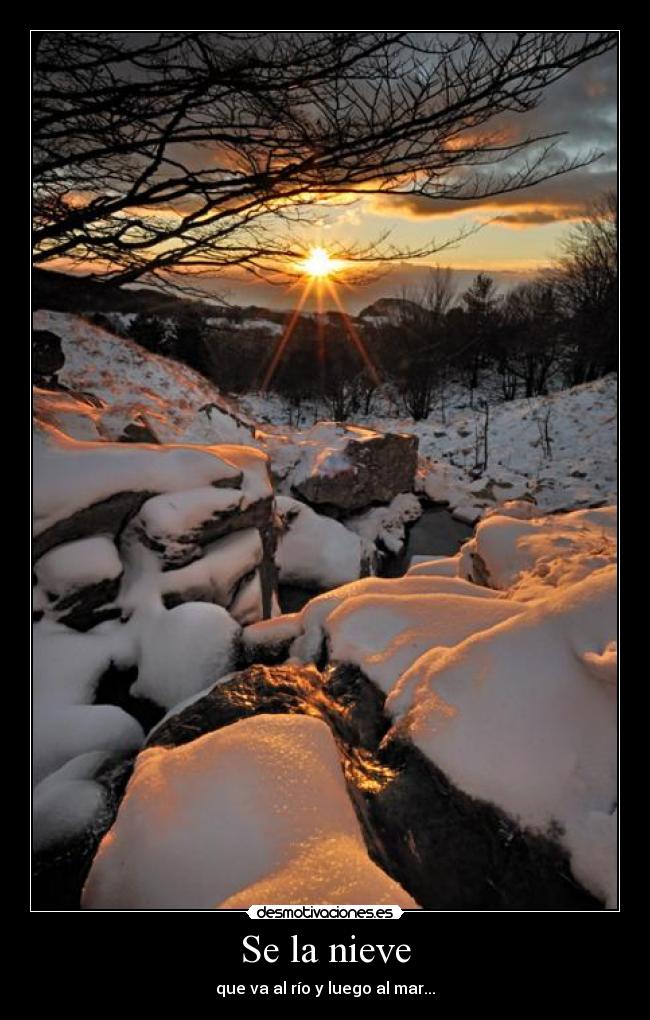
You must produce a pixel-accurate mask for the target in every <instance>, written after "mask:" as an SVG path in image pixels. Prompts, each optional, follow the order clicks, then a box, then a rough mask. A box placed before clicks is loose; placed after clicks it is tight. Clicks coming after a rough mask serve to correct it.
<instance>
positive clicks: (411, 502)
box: [345, 492, 422, 554]
mask: <svg viewBox="0 0 650 1020" xmlns="http://www.w3.org/2000/svg"><path fill="white" fill-rule="evenodd" d="M421 515H422V507H421V505H420V501H419V499H418V498H417V496H415V495H414V494H413V493H412V492H402V493H400V494H399V495H397V496H395V498H394V499H393V500H392V501H391V502H390V503H389V504H388V506H385V507H384V506H379V507H374V508H373V509H372V510H366V511H365V512H364V513H362V514H357V515H356V516H353V517H348V519H347V520H346V522H345V526H346V528H349V529H350V530H351V531H354V532H355V533H356V534H357V535H360V536H361V538H363V539H365V541H366V543H372V544H377V543H379V545H380V547H381V548H383V549H385V550H387V551H388V552H390V553H393V554H397V553H399V552H401V550H402V548H403V546H404V543H405V541H406V525H407V524H411V523H412V522H413V521H416V520H417V519H418V517H420V516H421Z"/></svg>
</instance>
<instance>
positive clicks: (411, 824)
mask: <svg viewBox="0 0 650 1020" xmlns="http://www.w3.org/2000/svg"><path fill="white" fill-rule="evenodd" d="M263 626H264V625H258V629H259V628H260V627H263ZM277 713H281V714H287V713H288V714H295V713H306V714H309V715H315V716H317V717H320V718H321V719H322V720H323V721H325V722H327V723H328V725H329V726H330V727H331V729H332V731H333V734H334V736H335V738H336V741H337V744H338V747H339V752H340V754H341V759H342V766H343V772H344V775H345V778H346V781H347V784H348V793H349V795H350V797H351V799H352V802H353V804H354V806H355V809H356V811H357V816H358V818H359V821H360V823H361V825H362V828H363V831H364V837H365V841H366V845H367V847H368V850H369V853H370V856H371V857H372V859H373V860H374V861H375V862H376V863H377V864H379V866H380V867H381V868H383V870H384V871H385V872H387V873H388V874H389V875H390V876H391V877H392V878H393V879H395V880H396V881H397V882H399V883H400V885H402V886H403V888H404V889H406V890H407V891H408V892H409V893H410V894H411V895H412V896H413V897H414V898H415V899H416V900H417V902H418V903H419V904H420V905H421V906H423V907H425V908H427V909H432V910H435V909H448V910H455V909H483V910H490V909H492V910H508V909H544V908H546V909H567V910H580V909H598V908H599V907H601V906H602V905H601V904H600V903H599V902H598V901H597V900H596V899H595V898H594V897H592V896H591V895H590V894H589V893H588V892H587V891H586V890H585V889H583V888H582V887H581V886H580V885H578V883H577V882H576V881H575V879H574V878H573V877H572V876H571V872H570V863H569V861H568V858H567V855H566V853H565V851H564V850H563V849H562V848H561V847H560V846H558V845H557V844H556V843H555V842H553V841H552V840H551V839H549V838H547V837H545V836H541V835H537V834H533V833H530V832H527V831H523V830H521V829H519V828H518V826H517V825H516V823H515V822H514V821H513V820H512V819H509V818H508V817H507V816H506V815H504V814H503V813H502V812H500V811H499V810H498V809H497V808H495V807H494V805H492V804H488V803H485V802H481V801H477V800H474V799H473V798H471V797H469V796H468V795H467V794H465V793H463V792H462V791H461V790H459V789H457V788H456V787H454V786H453V785H452V784H451V783H450V782H449V781H448V779H447V778H446V777H445V776H444V775H443V773H442V772H441V771H440V770H439V769H438V768H437V767H436V766H435V765H434V764H433V763H432V762H430V761H429V760H428V759H427V758H426V757H425V756H424V755H423V754H422V753H421V752H420V751H419V750H418V749H417V748H416V747H415V746H414V745H413V744H412V743H411V742H410V741H409V740H408V739H405V738H404V737H403V736H402V735H401V734H400V732H399V731H398V730H396V729H393V730H391V731H390V732H388V730H389V722H388V719H387V718H386V716H385V714H384V712H383V696H382V695H381V693H380V692H379V691H378V689H377V688H376V687H375V686H374V685H373V684H371V683H370V682H369V681H368V679H367V678H366V677H365V676H364V674H363V673H362V672H361V671H360V670H358V669H357V668H356V667H351V666H349V665H341V666H337V667H336V668H335V669H334V670H330V671H327V672H325V673H319V672H318V670H316V669H314V668H313V667H298V666H291V665H284V666H276V667H268V666H260V665H254V666H251V667H249V668H248V669H246V670H243V671H241V672H239V673H236V674H234V675H233V676H231V677H230V678H228V679H227V680H226V682H224V683H221V684H218V685H217V686H215V687H213V689H212V690H211V691H210V692H209V693H208V694H207V695H205V696H204V697H203V698H200V699H199V700H197V701H195V702H194V703H192V704H191V705H188V706H187V707H186V708H185V709H183V710H182V711H180V712H179V713H178V714H176V715H173V716H171V717H169V718H167V719H166V720H165V721H164V722H163V723H161V724H160V725H159V726H158V727H157V729H155V730H154V731H153V732H152V733H151V734H150V737H149V740H148V741H147V744H146V747H155V746H158V745H161V746H163V747H169V748H171V747H177V746H180V745H182V744H186V743H189V742H191V741H194V740H196V739H197V738H198V737H200V736H202V735H203V734H205V733H209V732H212V731H213V730H217V729H220V728H222V727H224V726H229V725H231V724H232V723H235V722H237V721H238V720H240V719H245V718H250V717H251V716H254V715H260V714H277Z"/></svg>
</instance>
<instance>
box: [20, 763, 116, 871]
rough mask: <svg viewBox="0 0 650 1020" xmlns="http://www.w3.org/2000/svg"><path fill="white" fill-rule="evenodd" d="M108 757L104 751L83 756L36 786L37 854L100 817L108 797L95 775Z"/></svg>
mask: <svg viewBox="0 0 650 1020" xmlns="http://www.w3.org/2000/svg"><path fill="white" fill-rule="evenodd" d="M106 758H107V755H106V753H105V752H104V751H89V752H87V753H86V754H80V755H78V756H77V757H76V758H72V759H71V760H70V761H68V762H66V764H65V765H62V766H61V768H60V769H57V770H56V772H52V773H51V774H50V775H49V776H47V777H46V778H45V779H43V780H42V781H41V782H40V783H39V784H38V786H36V787H35V789H34V793H33V801H32V806H33V844H34V849H35V850H36V851H37V852H38V851H42V850H45V849H47V848H48V847H50V846H55V845H57V844H60V843H62V842H64V841H65V840H66V839H70V838H71V837H73V836H76V835H77V834H78V833H79V832H83V831H84V829H86V828H87V827H88V826H89V825H91V824H92V822H93V821H94V819H95V818H96V817H97V816H98V815H99V813H100V812H101V810H102V808H103V807H104V801H105V797H104V790H103V788H102V786H101V784H100V783H97V782H95V779H94V776H95V773H96V772H97V769H98V767H99V766H100V765H101V764H102V763H103V762H104V761H106Z"/></svg>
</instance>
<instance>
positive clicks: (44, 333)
mask: <svg viewBox="0 0 650 1020" xmlns="http://www.w3.org/2000/svg"><path fill="white" fill-rule="evenodd" d="M64 364H65V355H64V353H63V350H62V348H61V338H60V337H58V336H57V335H56V333H51V332H50V330H49V329H35V330H33V331H32V375H33V376H34V381H35V382H36V383H37V384H39V385H41V384H42V383H43V382H44V381H55V380H56V374H57V372H60V371H61V369H62V368H63V366H64Z"/></svg>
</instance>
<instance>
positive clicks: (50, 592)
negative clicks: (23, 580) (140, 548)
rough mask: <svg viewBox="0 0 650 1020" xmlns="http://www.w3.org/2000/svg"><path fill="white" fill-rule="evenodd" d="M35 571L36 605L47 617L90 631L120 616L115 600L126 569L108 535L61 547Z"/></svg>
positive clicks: (37, 565) (47, 554) (36, 567)
mask: <svg viewBox="0 0 650 1020" xmlns="http://www.w3.org/2000/svg"><path fill="white" fill-rule="evenodd" d="M34 572H35V574H36V578H37V581H38V586H39V588H40V592H39V596H40V597H39V599H38V600H37V602H35V605H36V606H37V608H38V609H39V610H41V611H42V612H44V614H45V615H46V616H48V617H52V618H54V619H56V620H58V621H59V622H60V623H64V624H66V626H68V627H72V628H73V629H74V630H79V631H87V630H90V629H91V628H92V627H94V626H96V625H97V624H98V623H101V622H102V621H103V620H110V619H114V618H115V617H118V616H119V615H120V610H119V607H118V606H116V605H115V600H116V598H117V596H118V592H119V589H120V582H121V578H122V573H123V567H122V563H121V562H120V558H119V555H118V552H117V549H116V547H115V545H114V543H113V542H112V541H111V540H110V539H109V538H107V537H106V536H103V535H101V536H97V537H95V538H85V539H80V540H79V541H77V542H68V543H66V544H64V545H60V546H57V547H55V548H54V549H51V550H50V551H49V552H47V553H45V555H44V556H42V557H41V558H40V559H39V560H38V561H37V562H36V564H35V566H34Z"/></svg>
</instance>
